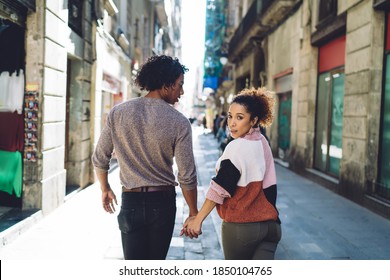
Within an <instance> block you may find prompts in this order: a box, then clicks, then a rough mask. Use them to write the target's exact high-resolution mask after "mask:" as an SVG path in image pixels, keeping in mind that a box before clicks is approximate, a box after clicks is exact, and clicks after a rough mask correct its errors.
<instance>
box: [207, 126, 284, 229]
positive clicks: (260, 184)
mask: <svg viewBox="0 0 390 280" xmlns="http://www.w3.org/2000/svg"><path fill="white" fill-rule="evenodd" d="M216 170H217V175H216V176H215V177H214V178H212V180H211V182H210V187H209V190H208V192H207V194H206V197H207V198H208V199H209V200H212V201H214V202H216V203H217V211H218V214H219V216H220V217H221V218H222V219H223V220H224V221H226V222H236V223H249V222H260V221H268V220H274V221H278V222H280V220H279V217H278V211H277V209H276V196H277V187H276V173H275V165H274V160H273V156H272V152H271V149H270V147H269V145H268V142H267V140H266V139H265V137H264V136H263V135H262V134H261V133H260V129H258V128H257V129H251V130H250V131H249V133H248V134H246V135H245V136H244V137H241V138H238V139H235V140H234V141H232V142H230V143H229V144H228V145H227V147H226V149H225V151H224V153H223V154H222V156H221V157H220V158H219V159H218V161H217V163H216Z"/></svg>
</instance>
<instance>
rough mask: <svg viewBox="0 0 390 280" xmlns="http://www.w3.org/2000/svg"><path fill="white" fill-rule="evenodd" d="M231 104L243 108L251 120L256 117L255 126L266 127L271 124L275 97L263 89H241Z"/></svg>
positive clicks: (272, 93)
mask: <svg viewBox="0 0 390 280" xmlns="http://www.w3.org/2000/svg"><path fill="white" fill-rule="evenodd" d="M232 103H237V104H240V105H242V106H244V107H245V108H246V110H247V111H248V113H249V114H250V115H251V120H253V119H254V118H255V117H258V122H257V123H256V125H255V126H258V125H260V126H261V127H268V126H270V125H271V124H272V121H273V114H274V104H275V96H274V92H272V91H269V90H267V89H266V88H265V87H262V88H257V89H255V88H251V89H243V90H241V91H240V92H239V93H238V94H237V95H236V96H235V97H234V98H233V101H232Z"/></svg>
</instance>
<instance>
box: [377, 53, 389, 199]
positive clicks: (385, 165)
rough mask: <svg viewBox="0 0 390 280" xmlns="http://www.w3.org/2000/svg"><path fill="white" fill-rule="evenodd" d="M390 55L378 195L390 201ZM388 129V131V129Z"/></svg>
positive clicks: (386, 81)
mask: <svg viewBox="0 0 390 280" xmlns="http://www.w3.org/2000/svg"><path fill="white" fill-rule="evenodd" d="M389 67H390V54H389V53H388V54H387V57H386V77H385V92H384V96H383V115H382V139H381V146H380V153H379V154H380V160H379V176H378V177H379V178H378V180H379V184H376V189H375V191H376V193H377V194H378V195H380V196H382V197H384V198H387V199H390V129H388V128H389V127H390V68H389ZM386 128H387V129H386Z"/></svg>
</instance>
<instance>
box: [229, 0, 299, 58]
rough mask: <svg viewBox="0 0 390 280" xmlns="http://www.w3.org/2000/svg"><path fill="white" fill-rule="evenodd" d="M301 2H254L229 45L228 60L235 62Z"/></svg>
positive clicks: (266, 0)
mask: <svg viewBox="0 0 390 280" xmlns="http://www.w3.org/2000/svg"><path fill="white" fill-rule="evenodd" d="M301 4H302V0H255V1H253V3H252V5H251V7H250V8H249V10H248V12H247V13H246V15H245V17H244V18H243V19H242V21H241V23H240V25H239V26H238V28H237V29H236V31H235V32H234V34H233V36H232V39H231V40H230V43H229V60H230V61H233V62H235V61H237V60H239V58H240V56H242V55H245V53H246V52H247V51H248V50H250V49H252V47H253V44H254V43H258V42H260V41H261V40H262V39H263V38H264V37H266V36H267V35H268V34H269V32H271V31H272V30H274V28H275V27H277V26H278V25H280V24H281V23H282V22H283V21H285V20H286V19H287V18H288V16H289V15H290V14H292V13H293V12H295V11H296V10H297V8H298V7H299V6H300V5H301Z"/></svg>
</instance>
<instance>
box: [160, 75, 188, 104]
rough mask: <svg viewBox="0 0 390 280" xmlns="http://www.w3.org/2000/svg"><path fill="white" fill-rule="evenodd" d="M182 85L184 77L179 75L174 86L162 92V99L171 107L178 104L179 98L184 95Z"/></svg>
mask: <svg viewBox="0 0 390 280" xmlns="http://www.w3.org/2000/svg"><path fill="white" fill-rule="evenodd" d="M183 84H184V75H183V74H180V76H179V78H177V80H176V81H175V84H173V85H172V86H170V87H166V91H164V95H163V96H162V98H163V99H164V100H165V101H166V102H168V103H169V104H172V105H173V104H175V103H176V102H179V98H180V96H181V95H183V94H184V90H183Z"/></svg>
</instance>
